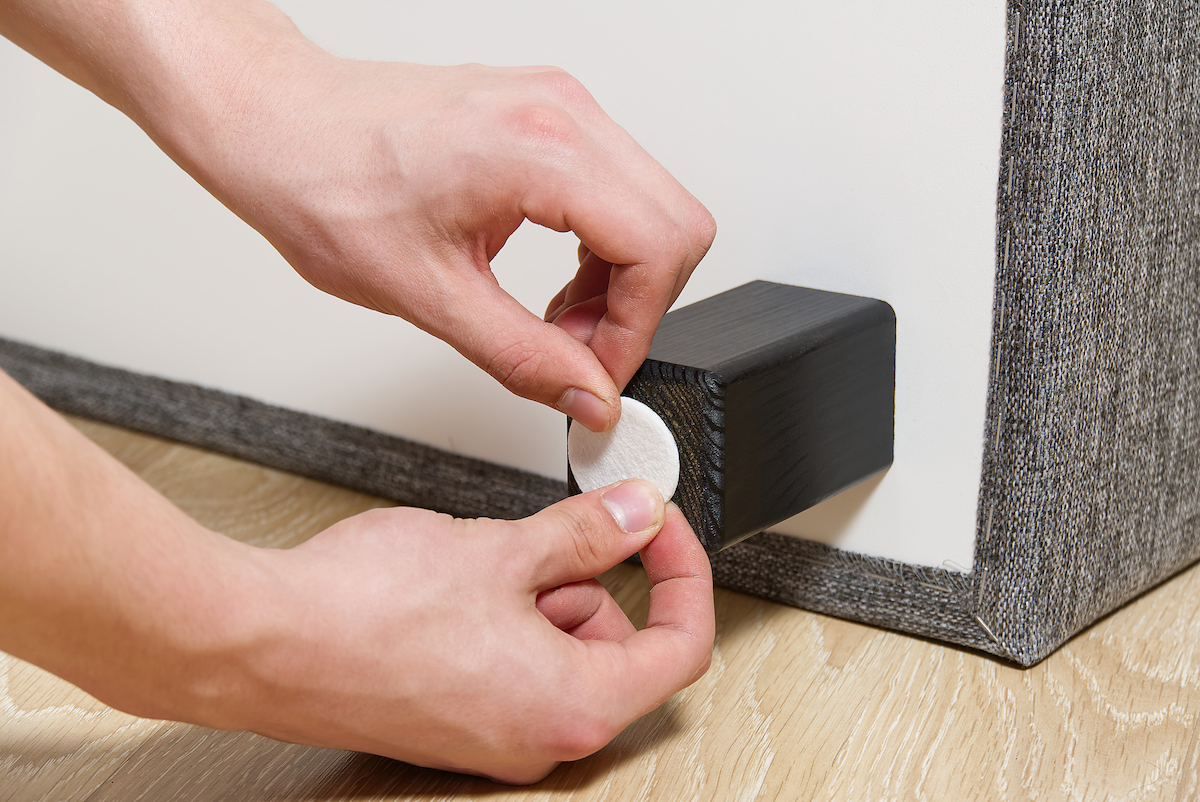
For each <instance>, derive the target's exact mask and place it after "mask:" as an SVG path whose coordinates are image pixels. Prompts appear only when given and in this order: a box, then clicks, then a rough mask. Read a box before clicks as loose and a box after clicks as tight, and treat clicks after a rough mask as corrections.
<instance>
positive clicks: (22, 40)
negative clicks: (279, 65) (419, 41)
mask: <svg viewBox="0 0 1200 802" xmlns="http://www.w3.org/2000/svg"><path fill="white" fill-rule="evenodd" d="M0 35H3V36H5V37H6V38H8V39H10V40H12V41H13V42H15V43H16V44H17V45H18V46H20V47H21V48H23V49H25V50H26V51H28V52H29V53H31V54H33V55H34V56H36V57H37V58H38V59H40V60H41V61H43V62H45V63H46V64H48V65H49V66H51V67H53V68H54V69H56V70H58V71H59V72H61V73H62V74H63V75H65V76H67V77H68V78H70V79H71V80H73V81H75V82H76V83H78V84H80V85H81V86H83V87H85V88H87V89H89V90H90V91H92V92H94V93H95V94H97V95H98V96H100V97H101V98H103V99H104V100H105V101H107V102H108V103H110V104H112V105H113V106H115V107H116V108H118V109H120V110H121V111H123V112H125V113H126V114H127V115H129V116H130V117H131V118H132V119H133V120H134V121H136V122H137V123H138V124H139V125H141V126H142V128H143V129H146V130H147V131H148V132H149V133H151V135H152V136H155V137H156V138H159V137H160V136H161V137H163V138H165V139H166V140H167V141H166V142H165V143H164V142H161V141H160V144H166V145H172V144H177V143H173V142H172V141H171V140H172V139H173V136H174V135H175V134H176V132H174V131H173V130H172V129H175V128H178V127H179V126H180V125H181V124H183V123H185V122H186V123H190V124H199V123H200V121H202V120H204V119H208V118H210V117H212V116H213V115H214V112H215V111H216V110H217V109H220V108H222V107H225V108H226V109H227V110H228V111H229V112H230V115H231V116H233V117H236V112H237V105H238V104H244V103H245V98H243V97H241V96H239V95H238V93H236V92H233V91H231V90H232V88H233V87H236V86H238V85H239V84H241V83H243V82H244V80H245V78H244V76H245V75H246V74H247V73H248V72H249V71H252V68H253V67H254V65H256V64H258V63H259V62H261V61H262V60H263V59H267V58H270V57H272V56H273V55H277V54H278V53H279V52H281V51H283V50H285V49H304V48H309V49H313V50H315V46H313V45H311V43H308V42H307V40H306V39H304V37H303V36H302V35H301V34H300V32H299V31H298V30H296V28H295V26H294V25H292V23H291V21H290V20H289V19H288V18H287V17H286V16H285V15H284V14H283V13H282V12H280V11H279V10H278V9H277V8H275V7H274V6H272V5H271V4H270V3H267V2H265V0H155V2H150V3H147V2H139V0H7V2H5V3H0ZM228 118H229V117H228V116H227V119H228ZM231 121H235V119H234V120H231Z"/></svg>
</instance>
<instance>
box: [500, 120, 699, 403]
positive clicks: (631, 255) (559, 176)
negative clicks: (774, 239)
mask: <svg viewBox="0 0 1200 802" xmlns="http://www.w3.org/2000/svg"><path fill="white" fill-rule="evenodd" d="M606 127H607V131H606V133H607V134H609V135H610V136H609V137H608V138H607V139H606V140H604V141H602V142H601V141H600V140H601V138H600V137H594V138H592V139H590V140H589V142H592V143H593V144H597V143H598V144H600V147H595V148H584V149H581V150H580V151H577V152H575V153H574V154H573V157H572V158H568V159H567V160H565V161H564V162H562V163H555V164H554V165H553V166H551V167H550V169H551V170H552V171H554V172H555V173H556V175H555V176H554V180H545V181H539V182H536V183H535V185H534V186H532V187H530V189H529V191H528V192H527V193H526V195H525V196H524V197H523V200H522V213H523V214H524V215H525V216H526V217H527V218H528V219H530V220H531V221H533V222H535V223H538V224H540V225H544V226H547V227H549V228H553V229H555V230H557V231H564V230H568V229H569V230H571V231H573V232H575V234H576V235H577V236H578V237H579V240H580V242H581V243H582V244H583V245H584V246H585V247H586V248H587V249H588V252H589V254H588V255H587V256H585V257H584V259H583V263H582V264H581V266H580V275H577V276H576V281H578V282H579V285H580V286H579V287H577V288H575V292H574V293H573V292H571V290H570V289H568V290H567V291H566V292H564V293H563V294H562V295H563V300H564V302H566V301H568V299H570V300H573V301H575V302H578V301H582V300H586V298H591V297H595V295H597V294H599V293H600V292H603V293H604V294H605V295H606V298H607V310H606V311H605V313H604V315H603V317H602V318H601V319H600V321H599V322H598V324H597V326H596V329H595V333H594V335H593V336H592V338H591V341H590V343H589V345H590V347H591V349H592V351H593V352H594V353H595V354H596V357H597V359H599V361H600V364H601V365H603V366H604V369H605V370H607V371H608V373H609V375H610V376H612V378H613V381H614V382H615V383H616V385H617V386H618V387H624V386H625V384H626V383H628V381H629V379H630V378H632V377H633V374H634V372H635V371H636V370H637V369H638V367H639V366H640V365H641V363H642V362H643V361H644V360H645V358H646V355H647V354H648V353H649V352H650V342H651V340H652V339H653V338H654V332H655V330H656V329H657V328H658V324H659V322H660V321H661V320H662V317H663V315H664V314H666V311H667V309H669V308H670V306H671V304H672V303H674V302H675V299H676V298H678V297H679V293H680V292H681V291H682V290H683V287H684V285H685V284H686V283H687V280H688V278H689V277H690V276H691V274H692V271H693V270H695V268H696V265H697V264H698V263H699V262H700V260H701V259H702V258H703V257H704V255H705V253H707V252H708V249H709V247H710V246H711V245H712V241H713V237H714V236H715V234H716V223H715V222H714V221H713V218H712V215H710V214H709V213H708V210H707V209H705V208H704V206H703V205H702V204H701V203H700V202H699V201H698V200H696V199H695V198H694V197H693V196H692V195H691V194H690V193H688V191H687V190H686V189H684V188H683V186H681V185H680V184H679V182H678V181H676V180H675V179H674V178H673V177H672V176H671V175H670V174H669V173H668V172H667V171H666V170H665V169H664V168H663V167H662V165H660V164H659V163H658V162H656V161H655V160H654V159H653V158H651V157H650V155H649V154H647V153H646V152H645V151H644V150H642V148H641V146H639V145H638V144H637V143H636V142H634V141H633V139H632V138H631V137H630V136H629V135H628V134H627V133H625V132H624V131H623V130H621V129H620V128H619V127H617V126H616V124H615V123H612V122H611V120H606ZM608 265H611V268H610V269H608V270H607V271H604V270H603V269H600V270H597V267H598V266H599V267H601V268H604V267H607V266H608ZM573 283H574V282H573ZM585 285H586V286H585ZM584 296H586V297H584Z"/></svg>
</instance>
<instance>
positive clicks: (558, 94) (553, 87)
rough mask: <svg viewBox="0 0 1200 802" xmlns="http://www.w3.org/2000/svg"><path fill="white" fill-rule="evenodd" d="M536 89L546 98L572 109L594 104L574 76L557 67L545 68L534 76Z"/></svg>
mask: <svg viewBox="0 0 1200 802" xmlns="http://www.w3.org/2000/svg"><path fill="white" fill-rule="evenodd" d="M533 77H534V80H536V81H537V82H538V88H539V90H540V91H541V92H543V93H545V94H546V95H547V96H549V97H552V98H554V99H555V100H556V101H558V102H560V103H562V104H564V105H567V106H569V107H572V108H577V107H579V106H580V105H582V104H585V103H593V102H595V101H594V100H593V99H592V95H591V93H590V92H588V91H587V89H586V88H585V87H584V85H583V84H582V83H581V82H580V81H579V80H578V79H577V78H575V76H573V75H571V74H570V73H569V72H567V71H566V70H564V69H561V68H559V67H547V68H546V69H544V70H541V71H539V72H538V73H536V74H535V75H534V76H533Z"/></svg>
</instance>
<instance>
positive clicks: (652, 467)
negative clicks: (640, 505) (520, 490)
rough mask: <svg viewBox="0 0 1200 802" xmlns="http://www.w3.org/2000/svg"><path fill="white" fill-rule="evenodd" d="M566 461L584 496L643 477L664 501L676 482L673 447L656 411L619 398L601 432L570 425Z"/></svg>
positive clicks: (676, 449) (676, 455)
mask: <svg viewBox="0 0 1200 802" xmlns="http://www.w3.org/2000/svg"><path fill="white" fill-rule="evenodd" d="M567 461H568V462H570V464H571V473H572V474H574V476H575V482H576V484H578V485H579V489H580V490H582V491H583V492H585V493H586V492H588V491H589V490H596V489H599V488H601V487H606V486H608V485H611V484H612V483H614V482H619V481H621V480H622V479H646V480H647V481H650V482H653V483H654V485H655V487H657V488H658V491H659V492H660V493H662V497H663V498H664V499H666V500H667V501H670V499H671V496H673V495H675V487H676V486H677V485H678V484H679V447H678V446H677V445H676V444H675V438H674V436H672V434H671V430H670V429H668V428H667V424H665V423H663V419H662V418H660V417H659V416H658V413H657V412H655V411H654V410H652V409H650V407H648V406H646V405H645V404H643V403H642V402H641V401H634V400H633V399H632V398H624V397H622V398H621V420H620V421H618V422H617V425H616V426H614V427H613V428H612V429H610V430H609V431H607V432H603V433H601V434H597V433H595V432H593V431H591V430H589V429H588V428H587V427H585V426H581V425H579V424H578V423H576V422H575V421H572V422H571V429H570V432H569V433H568V434H567Z"/></svg>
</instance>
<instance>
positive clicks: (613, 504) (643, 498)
mask: <svg viewBox="0 0 1200 802" xmlns="http://www.w3.org/2000/svg"><path fill="white" fill-rule="evenodd" d="M600 503H601V504H603V505H604V508H605V509H606V510H608V513H609V515H611V516H612V517H613V520H614V521H616V522H617V526H619V527H621V531H622V532H628V533H629V534H633V533H634V532H641V531H643V530H645V529H649V528H650V527H651V526H653V525H654V524H655V523H657V522H658V503H659V494H658V491H657V490H656V489H655V488H654V485H652V484H650V483H649V482H639V481H636V480H635V481H628V482H622V483H621V484H619V485H617V486H616V487H612V488H610V489H608V490H606V491H604V493H603V494H601V496H600Z"/></svg>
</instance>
